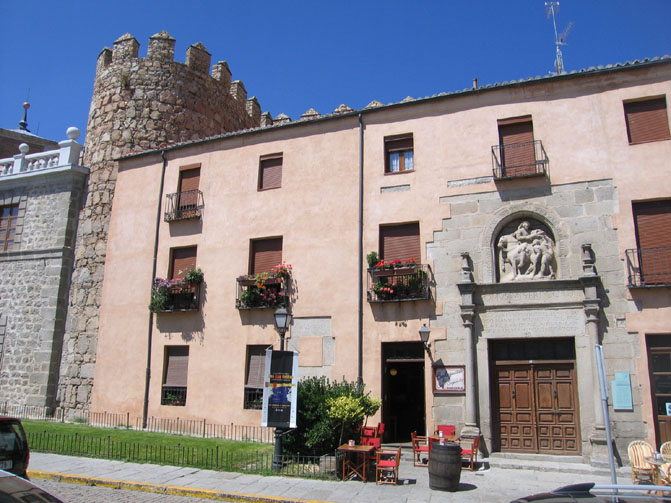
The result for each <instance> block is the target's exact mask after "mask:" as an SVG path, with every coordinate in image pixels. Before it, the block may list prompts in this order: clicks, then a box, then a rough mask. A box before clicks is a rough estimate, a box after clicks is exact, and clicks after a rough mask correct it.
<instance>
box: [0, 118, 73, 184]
mask: <svg viewBox="0 0 671 503" xmlns="http://www.w3.org/2000/svg"><path fill="white" fill-rule="evenodd" d="M67 136H68V138H69V139H67V140H63V141H61V142H59V143H58V145H59V146H60V148H59V149H58V150H49V151H47V152H38V153H37V154H28V149H29V147H28V145H26V144H25V143H22V144H21V145H19V151H20V153H19V154H17V155H15V156H14V157H13V158H11V157H10V158H7V159H0V180H6V179H9V178H12V179H13V178H18V177H23V176H31V175H36V174H43V173H47V172H53V171H63V170H67V169H71V168H72V167H77V168H79V154H80V153H81V150H82V146H81V145H80V144H79V143H77V142H76V141H75V140H76V139H77V138H78V137H79V129H77V128H75V127H71V128H68V130H67Z"/></svg>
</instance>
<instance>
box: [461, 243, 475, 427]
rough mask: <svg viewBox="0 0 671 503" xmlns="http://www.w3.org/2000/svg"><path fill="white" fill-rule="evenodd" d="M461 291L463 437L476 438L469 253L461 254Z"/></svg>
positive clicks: (472, 288)
mask: <svg viewBox="0 0 671 503" xmlns="http://www.w3.org/2000/svg"><path fill="white" fill-rule="evenodd" d="M457 286H458V287H459V292H460V293H461V304H460V305H459V307H460V308H461V319H462V322H463V326H464V337H465V340H466V344H465V345H464V361H465V363H466V373H465V375H464V378H465V380H466V403H465V415H464V422H465V425H464V429H463V430H462V431H461V436H462V437H467V438H475V437H477V436H479V435H480V428H478V424H477V392H476V386H475V365H476V358H475V337H474V333H473V317H474V316H475V304H474V303H473V292H474V291H475V283H474V282H473V274H472V269H471V264H470V257H469V255H468V253H466V252H464V253H462V254H461V280H460V281H459V283H458V284H457Z"/></svg>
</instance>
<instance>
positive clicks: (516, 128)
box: [498, 115, 536, 176]
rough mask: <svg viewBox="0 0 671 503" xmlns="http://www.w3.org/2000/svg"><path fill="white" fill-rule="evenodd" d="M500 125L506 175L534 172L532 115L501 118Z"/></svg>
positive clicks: (500, 142) (500, 141)
mask: <svg viewBox="0 0 671 503" xmlns="http://www.w3.org/2000/svg"><path fill="white" fill-rule="evenodd" d="M498 127H499V144H500V148H501V161H502V165H503V170H504V176H523V175H529V174H534V173H535V172H536V155H535V150H534V128H533V122H532V121H531V116H530V115H525V116H523V117H513V118H510V119H500V120H499V121H498Z"/></svg>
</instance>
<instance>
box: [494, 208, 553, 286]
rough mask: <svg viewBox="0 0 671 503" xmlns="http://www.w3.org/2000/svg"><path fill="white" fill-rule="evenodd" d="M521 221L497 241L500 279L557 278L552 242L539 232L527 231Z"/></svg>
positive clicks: (528, 225)
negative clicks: (515, 228) (512, 230)
mask: <svg viewBox="0 0 671 503" xmlns="http://www.w3.org/2000/svg"><path fill="white" fill-rule="evenodd" d="M530 227H531V225H530V223H529V222H528V221H526V220H525V221H523V222H522V223H520V225H519V226H518V227H517V230H515V231H514V232H512V233H510V234H505V235H503V236H501V237H500V238H499V241H498V243H497V245H496V246H497V251H498V254H499V278H500V281H501V282H505V281H525V280H532V279H554V278H555V277H556V263H555V243H554V241H553V239H552V238H551V237H550V236H548V235H547V233H546V232H545V231H543V230H541V229H534V230H532V231H531V232H529V229H530Z"/></svg>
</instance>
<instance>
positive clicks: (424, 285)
mask: <svg viewBox="0 0 671 503" xmlns="http://www.w3.org/2000/svg"><path fill="white" fill-rule="evenodd" d="M430 274H431V269H430V267H429V266H428V265H426V264H417V265H414V266H403V267H396V268H394V267H391V268H371V269H368V302H399V301H408V300H410V301H415V300H429V299H430V298H431V288H430V287H431V278H430Z"/></svg>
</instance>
